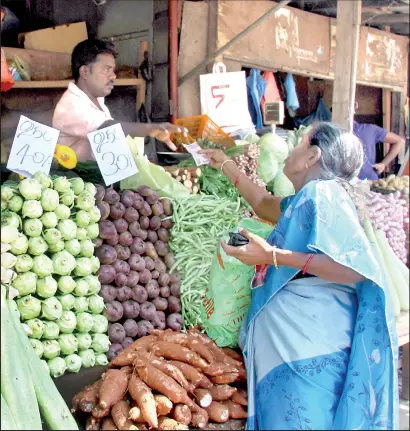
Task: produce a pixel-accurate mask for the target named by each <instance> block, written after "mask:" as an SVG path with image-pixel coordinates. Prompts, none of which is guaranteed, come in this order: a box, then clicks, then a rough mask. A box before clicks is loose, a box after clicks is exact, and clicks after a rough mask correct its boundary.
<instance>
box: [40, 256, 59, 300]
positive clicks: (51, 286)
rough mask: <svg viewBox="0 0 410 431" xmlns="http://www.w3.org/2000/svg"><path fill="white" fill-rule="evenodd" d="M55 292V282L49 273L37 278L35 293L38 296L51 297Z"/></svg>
mask: <svg viewBox="0 0 410 431" xmlns="http://www.w3.org/2000/svg"><path fill="white" fill-rule="evenodd" d="M44 257H46V256H44ZM47 259H48V258H47ZM56 292H57V282H56V281H55V279H54V278H53V277H52V276H51V275H49V276H47V277H45V278H39V279H38V280H37V289H36V293H37V295H38V296H41V297H42V298H51V297H52V296H54V295H55V294H56Z"/></svg>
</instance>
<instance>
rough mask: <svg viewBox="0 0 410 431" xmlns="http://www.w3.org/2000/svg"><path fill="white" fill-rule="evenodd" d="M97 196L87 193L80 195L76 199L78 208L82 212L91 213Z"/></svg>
mask: <svg viewBox="0 0 410 431" xmlns="http://www.w3.org/2000/svg"><path fill="white" fill-rule="evenodd" d="M94 196H95V195H93V194H90V193H87V192H86V191H84V192H82V193H81V194H79V195H78V196H77V198H76V204H75V206H76V208H79V209H80V210H85V211H90V210H91V209H92V208H94V206H95V198H94Z"/></svg>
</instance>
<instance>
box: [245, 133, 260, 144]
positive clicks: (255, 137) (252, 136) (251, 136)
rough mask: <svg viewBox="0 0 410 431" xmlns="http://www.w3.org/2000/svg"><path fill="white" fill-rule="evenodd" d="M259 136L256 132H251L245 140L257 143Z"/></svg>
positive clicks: (249, 142)
mask: <svg viewBox="0 0 410 431" xmlns="http://www.w3.org/2000/svg"><path fill="white" fill-rule="evenodd" d="M259 139H260V138H259V136H258V135H256V134H254V133H250V134H249V135H247V136H246V138H245V139H244V141H246V143H248V144H257V143H258V142H259Z"/></svg>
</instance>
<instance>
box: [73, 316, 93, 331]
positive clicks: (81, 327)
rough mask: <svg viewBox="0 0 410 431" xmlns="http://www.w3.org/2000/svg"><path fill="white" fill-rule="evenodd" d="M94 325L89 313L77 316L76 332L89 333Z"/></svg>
mask: <svg viewBox="0 0 410 431" xmlns="http://www.w3.org/2000/svg"><path fill="white" fill-rule="evenodd" d="M93 325H94V320H93V317H92V316H91V314H89V313H84V312H83V313H78V314H77V330H78V331H79V332H90V331H91V329H92V327H93Z"/></svg>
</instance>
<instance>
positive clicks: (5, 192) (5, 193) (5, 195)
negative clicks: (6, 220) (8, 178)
mask: <svg viewBox="0 0 410 431" xmlns="http://www.w3.org/2000/svg"><path fill="white" fill-rule="evenodd" d="M14 193H15V192H14V190H13V188H12V187H9V186H7V185H5V184H3V185H2V186H1V199H2V200H3V201H5V202H9V201H10V199H11V198H12V197H13V196H14Z"/></svg>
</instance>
